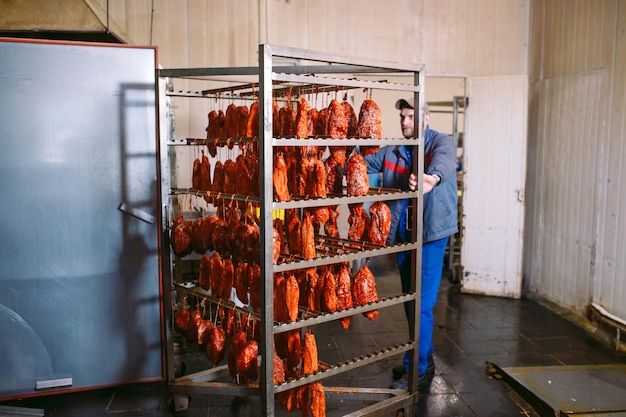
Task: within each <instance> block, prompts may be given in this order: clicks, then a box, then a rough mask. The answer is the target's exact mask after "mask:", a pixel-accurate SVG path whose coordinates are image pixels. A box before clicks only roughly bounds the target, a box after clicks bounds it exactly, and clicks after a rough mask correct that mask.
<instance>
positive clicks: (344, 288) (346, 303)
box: [337, 263, 352, 330]
mask: <svg viewBox="0 0 626 417" xmlns="http://www.w3.org/2000/svg"><path fill="white" fill-rule="evenodd" d="M348 308H352V290H351V289H350V267H349V266H348V265H347V264H345V263H344V264H342V265H341V267H340V269H339V272H338V273H337V309H338V310H345V309H348ZM340 323H341V327H343V329H344V330H348V327H350V317H344V318H342V319H341V320H340Z"/></svg>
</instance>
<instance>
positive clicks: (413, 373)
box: [409, 71, 425, 393]
mask: <svg viewBox="0 0 626 417" xmlns="http://www.w3.org/2000/svg"><path fill="white" fill-rule="evenodd" d="M414 83H415V85H419V86H420V91H419V92H415V93H414V96H413V99H414V103H417V105H416V106H415V113H417V128H416V129H414V133H413V134H414V137H415V138H419V139H421V140H420V142H419V144H418V146H417V149H416V150H417V152H414V154H413V155H414V157H413V172H414V173H415V175H416V176H417V189H418V190H419V191H420V194H419V196H418V197H417V198H414V199H413V200H414V201H413V207H414V210H413V213H412V215H413V224H414V225H415V226H416V227H413V231H412V232H411V233H412V235H413V240H414V241H415V242H417V243H418V245H417V248H418V249H417V250H415V251H413V254H412V257H413V260H414V261H413V262H412V266H411V276H412V277H413V280H412V282H411V291H412V292H413V293H414V294H415V301H414V302H413V303H411V305H412V308H411V317H412V321H413V323H409V338H410V340H411V341H415V346H414V348H413V349H412V350H410V351H409V391H410V392H413V393H417V386H418V379H419V378H418V358H419V343H420V338H419V334H420V307H421V289H422V250H421V248H422V227H423V226H422V223H423V216H422V209H423V198H422V190H423V189H424V188H423V187H424V176H423V175H422V174H423V172H424V114H423V112H422V109H423V108H424V103H425V97H424V74H423V72H422V71H420V72H416V73H414Z"/></svg>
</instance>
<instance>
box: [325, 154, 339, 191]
mask: <svg viewBox="0 0 626 417" xmlns="http://www.w3.org/2000/svg"><path fill="white" fill-rule="evenodd" d="M324 167H325V168H326V194H327V195H328V194H342V193H343V171H342V167H341V166H340V165H339V163H338V162H337V160H336V159H335V157H334V156H332V155H330V156H329V157H328V158H326V161H324Z"/></svg>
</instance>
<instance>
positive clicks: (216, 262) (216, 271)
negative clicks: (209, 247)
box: [202, 252, 222, 296]
mask: <svg viewBox="0 0 626 417" xmlns="http://www.w3.org/2000/svg"><path fill="white" fill-rule="evenodd" d="M205 273H206V274H207V278H205V285H206V286H208V287H209V288H211V289H212V290H213V295H214V296H217V293H218V292H219V291H220V289H221V285H222V258H221V257H220V254H219V253H217V252H213V254H212V255H211V256H210V257H209V265H208V269H207V270H206V272H205ZM202 288H204V289H205V290H206V289H208V288H205V287H204V286H202Z"/></svg>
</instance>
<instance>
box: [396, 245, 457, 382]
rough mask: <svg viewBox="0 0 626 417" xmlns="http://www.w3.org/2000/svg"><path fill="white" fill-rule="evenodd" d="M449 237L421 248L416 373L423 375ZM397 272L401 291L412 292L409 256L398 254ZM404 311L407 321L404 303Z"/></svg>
mask: <svg viewBox="0 0 626 417" xmlns="http://www.w3.org/2000/svg"><path fill="white" fill-rule="evenodd" d="M447 244H448V238H447V237H445V238H443V239H439V240H435V241H433V242H428V243H426V244H424V245H422V291H421V301H420V339H419V361H418V374H419V375H422V374H424V372H426V368H427V366H428V358H429V357H431V356H432V354H433V349H434V345H433V328H434V325H435V323H434V319H433V308H434V307H435V302H436V301H437V295H438V293H439V284H440V283H441V274H442V273H443V258H444V254H445V252H446V245H447ZM397 260H398V269H399V270H400V278H401V280H402V291H403V292H404V293H407V292H409V291H410V289H411V253H410V252H402V253H398V254H397ZM404 311H405V313H406V317H407V320H409V314H410V309H409V303H404ZM404 368H405V371H406V372H407V373H408V371H409V356H408V352H407V354H406V355H405V356H404Z"/></svg>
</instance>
